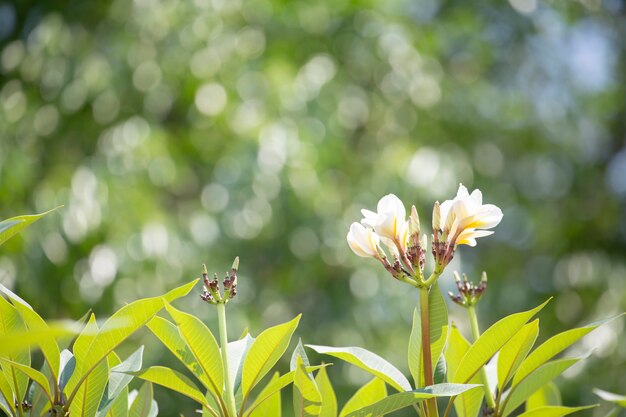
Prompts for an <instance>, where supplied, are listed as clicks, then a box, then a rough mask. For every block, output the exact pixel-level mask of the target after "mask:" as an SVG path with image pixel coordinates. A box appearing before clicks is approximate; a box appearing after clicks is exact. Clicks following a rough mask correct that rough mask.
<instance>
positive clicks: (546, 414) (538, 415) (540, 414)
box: [518, 405, 597, 417]
mask: <svg viewBox="0 0 626 417" xmlns="http://www.w3.org/2000/svg"><path fill="white" fill-rule="evenodd" d="M594 407H597V405H587V406H584V407H561V406H546V407H541V408H535V409H534V410H532V411H526V412H525V413H522V414H520V415H519V416H518V417H563V416H566V415H568V414H572V413H576V412H578V411H582V410H588V409H590V408H594Z"/></svg>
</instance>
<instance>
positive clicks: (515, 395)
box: [502, 358, 580, 417]
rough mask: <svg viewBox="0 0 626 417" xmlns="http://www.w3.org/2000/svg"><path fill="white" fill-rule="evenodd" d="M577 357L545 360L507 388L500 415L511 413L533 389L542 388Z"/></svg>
mask: <svg viewBox="0 0 626 417" xmlns="http://www.w3.org/2000/svg"><path fill="white" fill-rule="evenodd" d="M579 360H580V359H579V358H574V359H558V360H555V361H551V362H547V363H545V364H543V365H541V366H540V367H539V368H537V369H535V370H534V371H533V372H532V373H531V374H530V375H528V376H527V377H526V378H524V379H523V380H522V381H520V383H519V384H517V385H514V386H512V387H511V389H510V390H509V392H508V394H507V396H506V398H505V400H504V401H505V403H506V405H505V406H504V410H503V414H502V417H506V416H507V415H509V414H511V412H513V411H514V410H515V409H516V408H517V407H518V406H520V405H521V404H522V403H523V402H524V401H526V400H527V399H528V397H530V396H531V395H532V394H533V393H534V392H535V391H537V390H538V389H540V388H542V387H543V386H544V385H546V384H547V383H549V382H551V381H552V380H553V379H554V378H556V377H557V376H559V375H561V374H562V373H563V372H564V371H565V370H566V369H567V368H569V367H570V366H572V365H574V364H575V363H576V362H578V361H579Z"/></svg>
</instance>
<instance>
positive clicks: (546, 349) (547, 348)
mask: <svg viewBox="0 0 626 417" xmlns="http://www.w3.org/2000/svg"><path fill="white" fill-rule="evenodd" d="M620 316H621V314H620V315H619V316H617V317H620ZM617 317H612V318H610V319H607V320H603V321H600V322H596V323H592V324H590V325H588V326H585V327H579V328H577V329H571V330H567V331H564V332H562V333H559V334H557V335H555V336H552V337H551V338H550V339H548V340H546V341H545V342H544V343H542V344H541V345H539V346H538V347H537V349H535V350H534V351H532V353H531V354H530V355H528V357H527V358H526V360H524V362H522V364H521V365H520V367H519V370H518V371H517V373H516V374H515V376H514V377H513V384H512V385H513V386H515V385H517V384H519V383H520V382H521V381H522V380H523V379H524V378H525V377H526V376H527V375H528V374H530V373H531V372H532V371H534V370H535V369H537V368H538V367H539V366H541V365H542V364H544V363H546V362H547V361H548V360H550V359H552V358H553V357H554V356H556V355H557V354H559V353H561V352H562V351H564V350H565V349H567V348H568V347H570V346H571V345H573V344H574V343H576V342H577V341H578V340H580V339H581V338H582V337H583V336H585V335H586V334H588V333H589V332H591V331H593V330H595V329H597V328H598V327H599V326H601V325H603V324H605V323H608V322H610V321H611V320H614V319H615V318H617Z"/></svg>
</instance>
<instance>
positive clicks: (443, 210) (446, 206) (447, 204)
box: [439, 200, 452, 227]
mask: <svg viewBox="0 0 626 417" xmlns="http://www.w3.org/2000/svg"><path fill="white" fill-rule="evenodd" d="M451 208H452V200H446V201H444V202H443V203H441V205H440V206H439V213H440V214H441V225H442V227H444V226H445V225H446V221H447V220H448V214H449V213H450V209H451Z"/></svg>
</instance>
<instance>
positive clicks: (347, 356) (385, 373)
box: [306, 345, 411, 392]
mask: <svg viewBox="0 0 626 417" xmlns="http://www.w3.org/2000/svg"><path fill="white" fill-rule="evenodd" d="M306 346H307V347H309V348H311V349H313V350H315V351H316V352H317V353H323V354H326V355H331V356H334V357H336V358H339V359H342V360H344V361H346V362H348V363H351V364H352V365H355V366H357V367H359V368H361V369H364V370H366V371H367V372H369V373H371V374H373V375H374V376H377V377H379V378H380V379H382V380H383V381H385V382H386V383H388V384H389V385H391V386H392V387H394V388H395V389H396V390H398V391H400V392H402V391H410V390H411V384H410V383H409V381H408V380H407V379H406V377H405V376H404V375H402V372H400V371H399V370H398V368H396V367H395V366H393V365H392V364H390V363H389V362H387V361H386V360H384V359H383V358H381V357H380V356H378V355H377V354H375V353H372V352H370V351H368V350H366V349H363V348H360V347H331V346H317V345H306Z"/></svg>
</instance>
